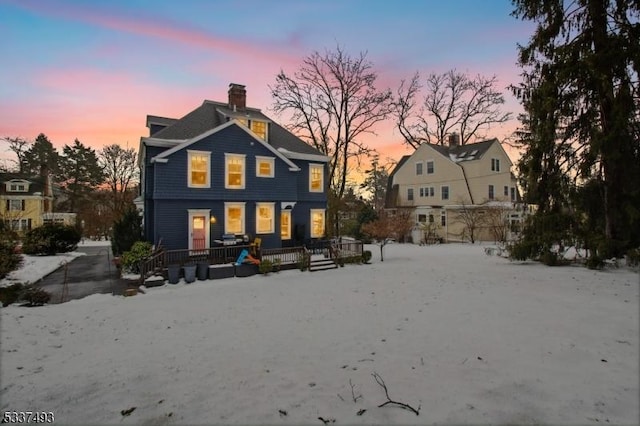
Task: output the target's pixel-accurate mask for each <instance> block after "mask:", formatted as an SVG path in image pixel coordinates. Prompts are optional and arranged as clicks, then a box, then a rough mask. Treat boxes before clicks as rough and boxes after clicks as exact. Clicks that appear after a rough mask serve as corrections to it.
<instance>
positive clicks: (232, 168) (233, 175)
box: [224, 153, 245, 189]
mask: <svg viewBox="0 0 640 426" xmlns="http://www.w3.org/2000/svg"><path fill="white" fill-rule="evenodd" d="M244 171H245V155H244V154H227V153H225V154H224V187H225V188H227V189H244V185H245V182H244V181H245V179H244Z"/></svg>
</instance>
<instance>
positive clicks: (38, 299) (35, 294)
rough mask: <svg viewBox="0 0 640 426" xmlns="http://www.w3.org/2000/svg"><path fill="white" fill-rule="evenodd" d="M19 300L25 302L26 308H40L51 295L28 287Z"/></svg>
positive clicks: (31, 286) (39, 289)
mask: <svg viewBox="0 0 640 426" xmlns="http://www.w3.org/2000/svg"><path fill="white" fill-rule="evenodd" d="M20 299H21V300H24V301H25V302H27V305H28V306H42V305H44V304H45V303H47V302H48V301H49V299H51V295H50V294H49V293H47V292H46V291H44V290H43V289H41V288H40V287H36V286H35V285H29V286H27V287H25V290H24V291H23V292H22V295H21V296H20Z"/></svg>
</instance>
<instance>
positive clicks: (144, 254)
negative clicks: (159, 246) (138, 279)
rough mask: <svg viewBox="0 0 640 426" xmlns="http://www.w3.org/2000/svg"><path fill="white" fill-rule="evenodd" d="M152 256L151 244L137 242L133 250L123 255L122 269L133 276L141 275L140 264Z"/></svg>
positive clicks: (132, 247)
mask: <svg viewBox="0 0 640 426" xmlns="http://www.w3.org/2000/svg"><path fill="white" fill-rule="evenodd" d="M150 255H151V243H149V242H147V241H136V242H135V243H133V245H132V246H131V250H129V251H125V252H124V253H122V267H123V268H124V269H125V271H127V272H131V273H133V274H138V273H140V262H141V261H142V260H144V259H146V258H148V257H149V256H150Z"/></svg>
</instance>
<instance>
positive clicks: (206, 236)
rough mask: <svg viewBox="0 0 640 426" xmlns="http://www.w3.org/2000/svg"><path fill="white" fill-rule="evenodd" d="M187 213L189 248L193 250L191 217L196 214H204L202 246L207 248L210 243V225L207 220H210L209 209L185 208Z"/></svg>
mask: <svg viewBox="0 0 640 426" xmlns="http://www.w3.org/2000/svg"><path fill="white" fill-rule="evenodd" d="M187 212H188V213H189V219H188V220H189V250H194V249H195V248H194V247H193V218H194V217H196V216H204V248H205V249H206V248H209V246H210V245H211V243H210V241H211V239H210V238H211V226H210V225H209V221H210V220H211V210H210V209H187Z"/></svg>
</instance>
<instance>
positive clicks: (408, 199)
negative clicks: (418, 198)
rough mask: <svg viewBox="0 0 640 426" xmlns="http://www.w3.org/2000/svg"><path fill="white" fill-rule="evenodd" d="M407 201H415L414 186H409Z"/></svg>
mask: <svg viewBox="0 0 640 426" xmlns="http://www.w3.org/2000/svg"><path fill="white" fill-rule="evenodd" d="M407 201H413V188H407Z"/></svg>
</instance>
